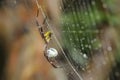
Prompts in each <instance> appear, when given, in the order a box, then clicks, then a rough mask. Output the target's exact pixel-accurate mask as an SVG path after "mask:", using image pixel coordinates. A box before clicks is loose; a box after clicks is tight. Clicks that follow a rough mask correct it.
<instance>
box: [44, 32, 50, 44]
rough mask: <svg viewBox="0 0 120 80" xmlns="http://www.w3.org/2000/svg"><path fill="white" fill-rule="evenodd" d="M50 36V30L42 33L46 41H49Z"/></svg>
mask: <svg viewBox="0 0 120 80" xmlns="http://www.w3.org/2000/svg"><path fill="white" fill-rule="evenodd" d="M51 36H52V32H51V31H47V32H46V33H44V39H45V41H46V42H47V43H49V41H50V40H51Z"/></svg>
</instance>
